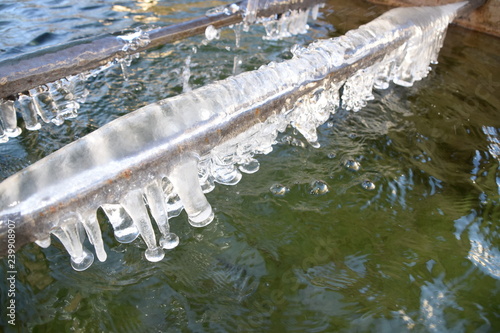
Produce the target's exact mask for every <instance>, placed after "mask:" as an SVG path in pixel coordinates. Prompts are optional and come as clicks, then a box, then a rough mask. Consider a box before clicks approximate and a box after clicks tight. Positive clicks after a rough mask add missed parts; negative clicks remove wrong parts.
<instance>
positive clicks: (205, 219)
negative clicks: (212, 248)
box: [168, 157, 214, 227]
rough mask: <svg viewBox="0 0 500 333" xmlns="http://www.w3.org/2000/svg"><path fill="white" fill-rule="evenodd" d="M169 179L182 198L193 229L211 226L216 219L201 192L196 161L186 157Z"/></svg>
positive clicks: (174, 169)
mask: <svg viewBox="0 0 500 333" xmlns="http://www.w3.org/2000/svg"><path fill="white" fill-rule="evenodd" d="M168 178H169V180H170V181H171V182H172V184H173V185H174V189H175V191H176V192H177V193H178V194H179V197H180V198H181V201H182V203H183V205H184V209H185V210H186V213H187V214H188V219H189V223H190V224H191V225H192V226H193V227H204V226H206V225H208V224H210V222H212V221H213V219H214V213H213V211H212V207H211V206H210V204H209V203H208V201H207V198H205V195H204V194H203V191H202V190H201V186H200V182H199V180H198V166H197V161H196V159H195V158H194V157H186V158H185V159H184V160H183V161H182V162H181V163H179V164H178V165H176V166H175V167H174V168H173V170H172V171H171V173H170V175H169V176H168Z"/></svg>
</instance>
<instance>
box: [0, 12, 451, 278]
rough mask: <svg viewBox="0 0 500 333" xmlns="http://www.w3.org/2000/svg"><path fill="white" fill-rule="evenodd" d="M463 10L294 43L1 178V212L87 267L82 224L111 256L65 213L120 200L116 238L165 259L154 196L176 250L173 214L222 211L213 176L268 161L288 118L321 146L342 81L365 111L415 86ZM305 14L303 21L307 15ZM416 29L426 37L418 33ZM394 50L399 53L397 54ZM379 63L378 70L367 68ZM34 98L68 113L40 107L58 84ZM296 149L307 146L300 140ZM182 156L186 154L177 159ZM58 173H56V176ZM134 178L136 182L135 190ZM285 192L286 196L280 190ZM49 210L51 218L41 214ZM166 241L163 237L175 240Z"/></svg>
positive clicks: (196, 218)
mask: <svg viewBox="0 0 500 333" xmlns="http://www.w3.org/2000/svg"><path fill="white" fill-rule="evenodd" d="M456 8H458V7H457V6H452V5H450V6H443V7H439V9H420V8H418V9H417V10H416V11H415V9H413V10H411V9H405V11H402V12H400V11H399V9H398V10H396V11H395V12H390V13H388V14H387V15H383V16H381V17H380V18H379V19H376V20H374V21H372V22H371V23H369V24H367V25H365V26H362V27H360V28H359V29H358V30H357V31H354V32H352V33H348V34H346V35H345V36H342V37H339V38H334V39H330V40H324V41H317V42H315V43H312V44H311V45H310V46H309V47H307V48H301V47H297V48H294V49H293V54H294V56H293V58H292V59H290V60H287V61H284V62H282V63H271V64H269V65H267V66H262V67H261V68H259V69H258V70H256V71H252V72H246V73H242V74H240V75H238V76H235V77H230V78H227V79H225V80H223V81H219V82H215V83H212V84H209V85H207V86H205V87H201V88H199V89H196V90H193V91H190V92H186V93H184V94H181V95H179V96H175V97H172V98H168V99H165V100H162V101H159V102H157V103H153V104H150V105H147V106H145V107H143V108H141V109H139V110H137V111H136V112H133V113H131V114H129V115H127V116H125V117H122V118H120V119H117V120H116V121H113V122H111V123H109V124H107V125H105V126H103V127H102V128H100V129H99V130H97V131H94V132H93V133H91V134H89V135H87V136H86V137H84V138H82V139H80V140H78V141H77V142H74V143H73V144H72V145H69V146H67V147H64V148H63V149H61V150H60V151H58V152H56V153H54V154H52V155H51V156H48V157H46V158H45V159H44V160H43V162H42V161H40V163H36V164H34V165H32V166H30V167H28V168H27V169H25V170H24V171H23V172H21V173H18V174H16V175H14V176H12V177H9V178H8V179H6V180H4V181H3V182H2V183H0V199H1V200H0V205H2V206H1V207H0V208H1V216H0V219H6V218H9V217H13V216H15V217H16V218H18V217H19V218H20V219H21V220H20V222H19V223H21V224H22V223H27V222H28V223H31V221H33V220H37V222H41V224H40V230H42V231H43V232H48V230H54V234H56V236H57V237H59V238H60V239H61V241H62V242H63V244H65V247H66V248H67V249H68V251H69V252H70V255H71V257H72V261H74V262H75V263H76V267H77V268H78V269H82V267H83V266H86V265H87V264H86V263H85V264H82V262H84V261H85V260H87V259H85V258H87V257H88V256H87V255H86V250H84V249H83V247H82V245H81V244H82V241H83V238H82V236H81V235H82V233H81V232H80V231H79V229H78V228H80V229H81V228H82V226H83V225H85V227H86V229H87V232H88V235H89V239H90V241H91V242H92V243H93V244H94V246H95V247H96V252H97V255H98V257H99V259H103V258H105V253H104V248H103V246H102V239H101V236H100V232H99V231H98V228H96V222H95V216H93V215H92V214H87V213H86V214H85V215H86V216H87V215H89V216H90V219H86V220H85V221H84V222H79V221H80V220H79V219H77V218H74V217H71V216H70V218H67V219H66V220H63V221H61V220H60V219H59V215H58V214H70V213H72V212H73V211H74V210H79V211H83V212H87V211H89V210H90V209H95V208H96V207H98V206H100V205H102V203H103V202H108V201H111V202H113V200H115V201H119V202H120V203H121V205H102V207H103V210H104V211H105V213H106V214H107V215H108V217H109V219H110V222H111V223H112V225H113V228H114V229H115V237H117V239H118V240H119V241H132V240H133V239H135V237H137V234H138V233H140V234H141V236H142V237H143V239H144V241H145V242H146V245H147V247H148V249H147V250H146V258H147V259H148V260H151V261H158V260H161V259H162V258H163V256H164V252H163V249H162V248H161V247H160V246H158V245H157V243H156V236H155V234H154V229H153V226H152V223H151V220H150V218H149V216H148V210H147V208H146V205H145V202H144V194H145V195H146V200H147V202H148V204H149V207H150V211H151V214H152V215H153V217H154V219H155V220H156V222H157V224H158V227H159V229H160V231H161V232H162V239H163V238H167V237H170V239H168V240H167V242H166V243H168V244H169V245H167V246H166V247H171V246H172V244H174V243H176V242H177V241H176V237H175V236H172V234H171V233H170V228H169V225H168V218H171V217H173V216H177V215H179V213H180V212H181V210H182V209H183V207H184V209H185V210H186V212H187V215H188V218H189V222H190V223H191V225H193V226H195V227H202V226H205V225H207V224H209V223H210V222H211V221H212V220H213V218H214V213H213V211H212V208H211V206H210V204H209V203H208V201H207V199H206V198H205V196H204V194H203V193H204V192H209V191H210V190H211V189H213V186H214V181H217V182H220V183H223V184H235V183H237V181H238V180H239V179H240V178H241V173H240V171H243V172H255V171H256V170H257V169H258V167H259V165H258V162H257V161H256V159H255V158H254V156H255V155H256V154H267V153H269V152H271V151H272V149H273V148H272V145H273V144H274V143H275V142H276V137H277V135H278V133H279V132H282V131H284V130H285V129H286V127H287V126H288V124H290V123H291V125H292V126H294V127H295V128H296V129H297V130H299V131H300V132H301V133H302V134H303V136H304V137H305V138H306V139H307V140H308V141H309V142H310V143H311V144H312V145H313V146H318V142H317V139H318V138H317V133H316V127H317V126H319V125H321V124H322V123H323V122H325V121H327V119H328V117H329V115H330V114H331V113H333V112H335V110H336V109H337V108H338V106H339V88H340V87H341V85H342V84H343V80H347V82H346V83H345V85H344V89H343V92H344V96H342V104H343V106H344V107H346V108H351V109H357V108H359V107H361V106H362V105H363V104H364V103H366V100H368V99H370V98H372V96H373V95H372V87H373V86H375V87H382V88H384V87H387V86H388V84H389V82H390V81H394V82H396V83H398V81H399V80H401V81H402V82H403V84H408V83H410V82H414V81H415V80H417V79H420V78H421V77H422V75H426V73H427V72H426V71H427V70H428V65H429V63H428V62H426V61H435V57H436V52H437V49H438V48H439V47H440V45H441V44H442V37H443V34H444V32H445V30H446V29H445V26H446V24H447V22H449V21H450V20H451V19H452V17H453V15H454V14H453V13H454V10H456ZM401 13H402V14H401ZM301 20H302V21H301ZM411 20H414V21H411ZM297 21H298V22H299V23H300V22H302V23H303V17H302V18H297ZM434 21H437V23H433V22H434ZM408 22H413V23H411V24H410V23H408ZM415 22H416V23H415ZM414 26H415V27H414ZM436 27H437V28H436ZM435 28H436V31H433V29H435ZM415 29H417V30H418V29H420V30H422V31H425V32H423V33H421V34H420V35H419V34H418V31H417V32H415V31H414V30H415ZM414 34H415V36H414ZM422 35H425V36H428V37H425V38H422V37H421V36H422ZM419 36H420V37H419ZM413 37H415V38H413ZM427 38H429V39H430V40H427ZM412 43H423V44H424V45H425V47H428V49H425V50H421V53H422V54H423V55H425V56H423V57H422V58H426V59H424V60H425V61H423V60H422V59H419V58H418V53H415V52H416V50H417V48H415V47H414V46H415V45H414V44H412ZM386 48H389V49H391V50H392V51H390V52H389V53H388V54H387V52H386V51H385V50H386ZM383 54H385V56H384V58H382V55H383ZM381 58H382V59H381ZM374 59H375V60H374ZM408 59H410V60H408ZM433 59H434V60H433ZM374 61H378V62H379V63H376V64H374ZM413 61H414V62H413ZM369 64H370V65H371V67H368V68H366V69H364V70H360V68H363V67H366V66H369ZM412 64H414V66H415V67H413V65H412ZM424 65H425V66H424ZM355 71H357V72H355ZM336 74H339V75H338V76H337V75H336ZM349 75H351V77H349ZM336 80H338V82H337V81H336ZM70 86H71V85H70ZM80 88H81V87H80ZM75 89H76V88H75ZM67 90H68V91H69V93H72V92H71V89H67ZM69 93H68V94H69ZM72 94H73V93H72ZM30 95H31V96H32V99H33V101H32V103H33V107H34V109H35V110H36V111H37V113H38V114H40V115H41V116H42V118H43V120H44V121H48V122H51V121H52V122H54V119H55V120H56V121H57V120H58V118H57V113H54V108H52V109H50V108H46V109H43V108H42V107H41V105H39V104H40V103H41V102H42V101H43V102H45V104H46V105H49V106H50V105H51V103H52V104H56V103H55V102H54V99H53V98H52V96H51V95H50V89H49V87H48V86H44V87H40V88H39V89H34V90H33V91H31V92H30ZM42 109H43V110H42ZM9 110H10V109H9ZM10 114H11V113H10ZM4 118H5V117H4V116H2V117H0V120H1V125H2V126H3V127H0V129H3V128H8V125H9V121H10V118H6V119H4ZM6 121H7V125H6ZM11 127H12V126H11ZM0 134H1V132H0ZM295 144H296V145H303V143H302V142H301V141H298V140H297V141H296V143H295ZM106 146H108V147H112V149H109V150H103V147H106ZM103 151H104V153H103ZM195 156H196V157H195ZM198 156H201V158H200V159H199V163H198V164H197V162H198V158H197V157H198ZM179 158H182V160H181V161H180V162H177V161H178V159H179ZM165 163H166V164H167V165H166V167H167V168H168V170H169V172H170V173H169V174H168V175H167V178H168V179H167V178H164V179H162V180H161V183H154V184H151V178H150V176H151V175H152V174H161V172H162V170H164V168H165ZM54 169H57V170H58V177H50V176H51V174H50V171H51V170H54ZM130 170H133V173H132V174H133V177H131V175H130V173H131V171H130ZM125 184H127V186H130V188H132V189H133V190H131V192H130V193H128V194H125V192H126V191H127V189H126V186H125V187H124V185H125ZM139 189H141V190H139ZM142 189H145V190H144V191H143V190H142ZM275 192H276V195H280V194H281V193H283V191H282V190H281V189H278V188H276V191H275ZM313 192H314V193H316V192H318V193H320V192H321V191H319V190H318V191H316V190H315V191H313ZM89 193H90V194H89ZM115 193H116V196H117V197H115V198H114V197H112V196H113V194H115ZM273 193H274V192H273ZM285 193H286V191H285ZM122 196H125V197H124V198H123V199H122V198H121V197H122ZM47 198H49V199H47ZM77 205H78V206H77ZM122 206H123V208H122ZM54 207H58V208H57V213H54V212H53V211H52V210H53V208H54ZM76 207H78V208H76ZM75 208H76V209H75ZM42 213H43V215H44V216H45V217H44V218H45V219H46V220H38V219H40V216H42ZM127 213H128V214H127ZM51 219H52V220H51ZM82 223H83V224H82ZM42 231H40V232H41V233H42ZM42 234H43V233H42ZM169 235H170V236H169ZM31 236H33V237H36V236H37V235H31ZM162 239H160V244H161V245H162V246H164V247H165V242H163V241H162ZM172 240H173V241H172ZM38 243H39V244H41V245H42V246H45V245H47V243H48V242H47V240H46V239H41V240H40V241H39V242H38Z"/></svg>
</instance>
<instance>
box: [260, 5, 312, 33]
mask: <svg viewBox="0 0 500 333" xmlns="http://www.w3.org/2000/svg"><path fill="white" fill-rule="evenodd" d="M310 11H311V10H310V9H309V8H308V9H306V10H291V11H288V12H286V13H283V14H281V15H280V16H279V18H278V19H276V18H274V17H270V18H263V19H260V20H259V21H260V22H261V23H262V25H263V26H264V28H265V29H266V36H265V37H264V39H269V40H276V39H282V38H286V37H290V36H294V35H297V34H303V33H306V32H307V30H308V29H309V26H308V25H307V18H308V16H309V13H310Z"/></svg>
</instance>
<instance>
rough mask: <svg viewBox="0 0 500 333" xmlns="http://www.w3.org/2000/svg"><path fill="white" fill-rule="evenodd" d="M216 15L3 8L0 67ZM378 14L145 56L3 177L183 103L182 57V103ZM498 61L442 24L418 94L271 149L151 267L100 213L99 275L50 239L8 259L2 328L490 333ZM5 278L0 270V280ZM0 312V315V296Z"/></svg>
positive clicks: (332, 6)
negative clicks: (116, 124)
mask: <svg viewBox="0 0 500 333" xmlns="http://www.w3.org/2000/svg"><path fill="white" fill-rule="evenodd" d="M222 3H223V2H220V1H205V2H195V1H183V2H177V1H176V2H175V3H171V2H169V1H136V2H133V1H120V2H118V1H86V2H85V5H82V3H81V2H77V1H74V0H66V1H17V2H4V3H2V5H1V8H0V21H1V22H2V23H1V25H0V31H1V33H2V36H4V38H3V39H2V41H1V42H0V45H1V46H0V48H1V49H2V52H3V53H2V57H7V56H11V55H13V54H16V53H19V52H26V51H29V50H32V49H34V48H35V47H39V46H48V45H52V44H53V43H59V42H64V41H68V40H72V39H75V38H78V37H83V36H89V35H93V34H100V33H105V32H111V31H116V30H120V29H125V28H128V27H133V26H138V25H147V26H151V25H156V26H158V25H164V24H172V23H175V22H178V21H179V20H182V19H185V18H188V17H194V16H196V15H200V14H202V13H204V11H205V10H206V9H208V8H209V7H212V6H215V5H219V4H222ZM384 10H385V8H384V7H378V6H372V5H368V4H366V3H364V2H361V1H331V2H329V3H328V4H327V6H326V7H325V8H323V9H322V11H321V15H320V17H319V19H318V21H316V22H311V24H310V25H311V28H310V31H309V34H308V35H304V36H298V37H294V38H290V39H287V40H283V41H268V40H262V38H261V36H262V33H263V30H262V29H261V28H253V29H252V30H251V31H249V32H242V33H241V44H240V47H239V48H237V47H236V46H235V33H234V32H233V30H231V29H225V30H223V31H222V33H221V39H219V40H216V41H211V42H210V43H207V42H204V41H203V39H204V38H203V36H200V37H195V38H192V39H189V40H185V41H181V42H178V43H175V44H174V45H168V46H165V47H162V48H159V49H155V50H152V51H150V52H148V53H146V54H143V55H142V56H141V58H140V59H138V60H137V61H135V62H134V63H133V64H132V66H131V67H130V68H129V70H130V78H129V81H124V80H123V76H122V74H121V72H120V71H121V70H120V69H119V67H116V68H113V69H110V70H109V71H107V72H105V73H103V74H102V75H100V76H98V77H96V78H93V79H91V80H90V81H89V89H90V90H91V95H90V96H89V99H88V102H87V103H86V104H85V105H84V106H83V107H82V109H81V110H80V111H81V112H80V115H79V117H78V118H77V119H75V120H72V121H66V122H65V123H64V124H63V125H62V126H61V127H56V126H52V125H49V126H44V127H43V129H42V130H40V131H38V132H29V131H24V132H23V134H22V135H21V136H20V137H18V138H15V139H11V140H10V141H9V142H8V143H7V144H3V145H2V146H0V174H1V177H2V178H5V177H7V176H9V175H11V174H13V173H14V172H16V171H18V170H20V169H22V167H24V166H27V165H29V164H31V163H33V162H34V161H36V160H38V159H40V158H42V157H43V156H46V155H47V154H49V153H51V152H52V151H54V150H56V149H58V148H59V147H62V146H64V145H65V144H67V143H69V142H71V141H73V140H75V139H76V138H78V137H80V136H83V135H85V134H86V133H89V132H91V131H93V130H95V129H96V128H98V127H100V126H102V125H103V124H105V123H107V122H109V121H110V120H112V119H114V118H116V117H118V116H120V115H123V114H126V113H128V112H130V111H133V110H135V109H137V108H139V107H140V106H142V105H145V104H147V103H150V102H153V101H155V100H158V99H161V98H165V97H168V96H172V95H175V94H178V93H180V92H181V91H182V89H183V81H182V73H183V71H185V69H186V59H188V57H189V59H190V72H191V77H190V80H189V82H188V83H189V85H190V86H191V87H192V88H195V87H197V86H201V85H204V84H207V83H209V82H211V81H213V80H218V79H222V78H225V77H227V76H229V75H232V74H233V73H238V72H241V71H245V70H252V69H255V68H258V67H259V66H260V65H262V64H265V63H267V62H269V61H273V60H274V61H280V60H283V59H287V58H289V57H290V56H291V54H290V51H289V50H290V48H291V46H292V45H294V44H296V43H300V44H306V43H308V42H310V41H312V40H314V39H315V38H326V37H332V36H338V35H340V34H343V33H345V31H347V30H349V29H352V28H356V27H357V26H359V25H360V24H362V23H365V22H367V21H369V20H371V19H373V18H374V17H376V16H377V15H378V14H380V13H381V12H383V11H384ZM21 31H22V33H20V32H21ZM499 55H500V41H499V40H498V39H496V38H493V37H489V36H486V35H482V34H477V33H474V32H471V31H468V30H464V29H462V28H458V27H454V26H451V27H450V29H449V31H448V35H447V38H446V40H445V45H444V47H443V50H442V51H441V55H440V57H439V64H438V65H435V66H433V71H432V72H431V73H430V74H429V76H428V77H427V78H425V79H424V80H422V81H420V82H417V83H416V84H415V85H414V86H413V87H410V88H403V87H398V86H394V85H392V86H391V87H390V88H389V89H387V90H384V91H379V92H376V94H375V95H376V98H375V100H374V101H371V102H370V103H369V104H368V106H367V107H365V108H364V109H362V110H361V111H359V112H357V113H354V112H348V111H343V110H339V111H338V112H337V113H336V114H335V115H334V116H333V117H332V118H331V119H330V121H329V122H328V123H326V124H325V125H323V126H322V127H321V128H320V130H319V132H320V135H319V138H320V143H321V147H320V148H318V149H315V148H312V147H310V146H309V145H308V144H307V142H306V141H305V140H304V139H303V138H302V137H301V136H300V135H299V134H297V133H295V132H294V131H293V130H291V129H289V130H288V131H287V132H286V133H283V134H282V135H281V136H280V138H279V143H278V144H277V145H276V146H275V148H274V150H273V152H272V153H270V154H269V155H264V156H258V159H259V161H260V163H261V167H260V171H259V172H257V173H255V174H252V175H244V177H243V178H242V180H241V182H240V183H238V184H237V185H235V186H221V185H218V186H216V188H215V190H214V191H213V192H211V193H209V194H208V195H207V198H208V200H209V201H210V203H211V204H212V206H213V207H214V208H215V210H216V212H215V213H216V218H215V220H214V222H213V223H212V224H211V225H209V226H208V227H206V228H202V229H193V228H191V227H190V226H189V224H188V223H187V217H186V216H185V214H182V215H181V216H179V217H177V218H174V219H173V220H172V221H171V222H172V223H171V226H172V229H173V231H174V232H175V233H176V234H177V235H179V237H180V239H181V243H180V245H179V246H178V247H177V248H176V249H174V250H172V251H169V252H168V253H167V255H166V256H165V259H164V260H163V261H161V262H159V263H151V262H148V261H146V260H145V259H143V251H144V248H145V244H144V243H143V242H142V241H139V240H137V241H135V242H134V243H132V244H120V243H118V242H116V240H115V239H114V237H113V235H112V231H111V228H110V226H109V224H108V223H107V221H106V218H105V216H104V214H102V212H99V219H100V221H101V226H102V229H103V237H104V243H105V248H106V251H107V253H108V259H107V261H106V262H104V263H100V262H95V263H94V264H93V265H92V266H91V267H90V268H89V269H87V270H86V271H83V272H75V271H73V270H72V268H71V266H70V264H69V257H68V255H67V253H66V251H65V250H64V249H63V247H62V245H60V243H59V242H58V241H56V240H53V246H51V247H50V248H48V249H41V248H39V247H37V246H36V245H34V244H31V245H28V246H26V247H24V248H23V249H22V250H20V251H18V253H17V267H16V268H17V271H18V275H17V291H16V302H17V303H16V304H17V323H16V326H15V327H11V326H7V319H6V317H5V316H4V315H2V317H1V318H0V323H1V325H2V326H4V327H5V328H7V329H11V330H12V328H14V330H12V331H20V332H24V331H32V332H58V331H77V332H101V331H105V332H108V331H112V332H146V331H147V332H149V331H158V332H190V331H192V332H235V331H241V332H248V331H250V332H251V331H253V332H337V331H338V332H405V331H414V332H447V331H449V332H497V331H499V330H500V233H499V232H500V227H499V222H500V208H499V204H500V171H499V168H500V164H499V163H500V132H499V131H500V117H499V116H498V112H499V109H500V97H498V96H500V94H499V91H500V89H499V87H500V79H498V78H499V77H500V56H499ZM235 57H238V58H237V59H236V65H235ZM240 61H241V63H240ZM353 166H354V167H353ZM356 169H357V170H356ZM54 172H55V173H56V172H57V170H55V171H54ZM285 187H286V188H287V190H286V191H285V190H283V191H276V188H281V189H283V188H285ZM271 188H273V191H271ZM6 270H7V268H6V265H5V262H4V261H3V262H2V265H1V266H0V271H1V272H2V274H0V276H5V272H6ZM0 283H1V285H2V290H5V288H6V281H5V280H2V281H1V282H0ZM0 300H1V303H2V308H3V309H5V307H6V304H7V296H6V294H5V293H4V292H3V291H2V294H1V296H0ZM3 313H4V312H3V311H2V314H3Z"/></svg>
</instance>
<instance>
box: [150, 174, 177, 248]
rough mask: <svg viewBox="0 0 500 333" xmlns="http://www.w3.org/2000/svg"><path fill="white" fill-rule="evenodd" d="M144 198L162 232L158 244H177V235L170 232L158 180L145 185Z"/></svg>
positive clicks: (172, 246)
mask: <svg viewBox="0 0 500 333" xmlns="http://www.w3.org/2000/svg"><path fill="white" fill-rule="evenodd" d="M146 200H147V202H148V205H149V209H150V210H151V215H153V218H154V220H155V221H156V224H157V225H158V228H159V229H160V232H161V234H162V237H161V238H160V246H161V247H163V248H164V249H173V248H174V247H176V246H177V245H179V237H177V235H176V234H174V233H171V232H170V226H169V224H168V211H167V207H166V203H165V195H164V193H163V189H162V188H161V186H160V184H158V182H156V181H155V182H153V183H152V184H150V185H149V186H148V187H146Z"/></svg>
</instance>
